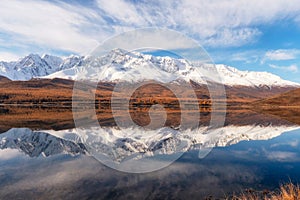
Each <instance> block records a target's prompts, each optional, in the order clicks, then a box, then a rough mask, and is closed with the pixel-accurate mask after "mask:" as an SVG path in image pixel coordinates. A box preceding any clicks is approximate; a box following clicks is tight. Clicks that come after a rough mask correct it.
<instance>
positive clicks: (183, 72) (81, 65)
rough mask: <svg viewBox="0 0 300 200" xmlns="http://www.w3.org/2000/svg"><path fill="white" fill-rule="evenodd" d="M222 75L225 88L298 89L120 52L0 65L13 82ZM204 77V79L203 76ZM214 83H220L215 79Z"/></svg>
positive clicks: (265, 78)
mask: <svg viewBox="0 0 300 200" xmlns="http://www.w3.org/2000/svg"><path fill="white" fill-rule="evenodd" d="M216 72H217V73H218V74H219V76H220V78H221V80H222V82H223V83H224V84H226V85H243V86H257V87H259V86H264V85H266V86H281V87H284V86H299V84H297V83H293V82H290V81H286V80H283V79H281V78H280V77H278V76H276V75H273V74H271V73H267V72H249V71H240V70H237V69H236V68H233V67H229V66H225V65H216V69H214V68H213V67H212V65H210V64H191V63H189V62H187V61H186V60H184V59H175V58H170V57H158V56H152V55H147V54H142V53H138V52H127V51H125V50H121V49H115V50H112V51H110V52H109V53H108V54H107V55H105V56H102V57H80V56H70V57H68V58H65V59H62V58H59V57H55V56H50V55H44V56H42V57H40V56H38V55H34V54H30V55H29V56H26V57H25V58H23V59H21V60H20V61H18V62H9V63H7V62H0V75H3V76H6V77H8V78H10V79H12V80H29V79H31V78H39V77H43V78H65V79H73V80H75V79H82V78H84V79H87V80H94V81H98V80H102V81H123V80H126V81H140V80H144V79H152V80H157V81H161V82H171V81H173V80H176V79H183V80H193V81H196V82H199V83H205V82H204V81H203V77H205V78H207V79H209V78H211V77H215V75H216ZM200 74H202V75H203V76H202V77H201V75H200ZM213 80H214V81H217V82H220V81H221V80H219V79H215V78H213Z"/></svg>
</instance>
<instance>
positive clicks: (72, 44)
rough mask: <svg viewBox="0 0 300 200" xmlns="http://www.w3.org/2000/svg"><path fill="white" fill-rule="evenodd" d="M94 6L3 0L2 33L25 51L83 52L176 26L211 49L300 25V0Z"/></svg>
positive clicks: (117, 1)
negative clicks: (124, 35)
mask: <svg viewBox="0 0 300 200" xmlns="http://www.w3.org/2000/svg"><path fill="white" fill-rule="evenodd" d="M95 2H96V4H95V5H97V6H98V7H97V6H95V7H94V8H91V7H84V6H82V5H79V4H74V3H72V4H67V3H61V2H59V1H54V2H50V1H41V0H35V1H34V0H28V1H26V2H25V1H21V0H3V1H1V6H0V33H1V32H2V33H5V34H7V35H11V36H13V37H12V38H11V40H9V41H7V43H11V42H13V43H20V44H25V45H26V44H27V47H25V48H27V49H26V51H29V50H30V48H31V46H38V47H39V48H40V49H45V50H47V49H49V48H50V49H56V50H64V51H71V52H75V53H80V54H86V53H87V52H89V51H91V50H93V48H94V47H96V46H97V44H98V42H101V41H103V40H104V39H107V38H108V37H110V36H113V35H114V34H117V33H121V32H123V31H126V30H132V29H133V28H144V27H167V28H171V29H174V30H177V31H180V32H183V33H185V34H187V35H188V36H190V37H192V38H194V39H196V40H197V41H199V42H200V44H204V45H206V46H213V47H224V46H241V45H244V44H247V43H251V42H253V41H255V40H256V39H257V38H258V37H259V36H260V35H261V31H260V30H259V29H258V28H257V27H259V26H257V25H261V24H266V23H272V22H274V21H276V20H280V19H292V20H295V21H296V20H297V19H296V17H297V15H298V14H299V12H300V4H299V3H298V1H297V0H290V1H285V0H274V1H273V0H265V1H260V0H253V1H246V0H223V1H218V0H212V1H206V0H200V1H193V0H179V1H165V0H158V1H126V0H109V1H104V0H95ZM0 37H1V36H0ZM1 46H3V45H2V44H1V45H0V47H1ZM2 55H3V56H2V57H4V56H5V55H4V54H2Z"/></svg>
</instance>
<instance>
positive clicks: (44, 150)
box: [0, 128, 86, 157]
mask: <svg viewBox="0 0 300 200" xmlns="http://www.w3.org/2000/svg"><path fill="white" fill-rule="evenodd" d="M7 148H9V149H18V150H19V151H21V152H24V153H25V154H27V155H29V156H30V157H38V156H46V157H47V156H51V155H55V154H61V153H65V154H69V155H73V156H74V155H79V154H85V153H86V149H85V147H84V146H83V145H82V144H81V143H73V142H71V141H69V140H64V139H61V138H57V137H55V136H53V135H50V134H47V133H44V132H38V131H32V130H30V129H27V128H13V129H10V130H8V131H7V132H5V133H2V134H1V135H0V149H7Z"/></svg>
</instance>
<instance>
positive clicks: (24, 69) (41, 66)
mask: <svg viewBox="0 0 300 200" xmlns="http://www.w3.org/2000/svg"><path fill="white" fill-rule="evenodd" d="M81 58H82V57H79V56H70V57H67V58H66V59H62V58H60V57H57V56H51V55H47V54H45V55H43V56H42V57H40V56H39V55H37V54H30V55H28V56H26V57H24V58H22V59H20V60H18V61H14V62H0V75H2V76H6V77H7V78H9V79H11V80H30V79H32V78H39V77H43V76H47V75H49V74H53V73H54V72H57V71H59V70H63V69H68V68H70V67H74V66H75V65H77V64H78V63H79V62H80V61H81Z"/></svg>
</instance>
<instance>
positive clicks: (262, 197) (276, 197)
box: [227, 183, 300, 200]
mask: <svg viewBox="0 0 300 200" xmlns="http://www.w3.org/2000/svg"><path fill="white" fill-rule="evenodd" d="M227 199H230V198H227ZM231 199H233V200H300V187H299V185H298V184H297V185H295V184H293V183H286V184H283V185H281V186H280V188H279V190H278V191H262V192H256V191H253V190H249V191H247V192H245V193H243V194H241V195H239V196H234V197H232V198H231Z"/></svg>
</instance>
